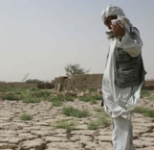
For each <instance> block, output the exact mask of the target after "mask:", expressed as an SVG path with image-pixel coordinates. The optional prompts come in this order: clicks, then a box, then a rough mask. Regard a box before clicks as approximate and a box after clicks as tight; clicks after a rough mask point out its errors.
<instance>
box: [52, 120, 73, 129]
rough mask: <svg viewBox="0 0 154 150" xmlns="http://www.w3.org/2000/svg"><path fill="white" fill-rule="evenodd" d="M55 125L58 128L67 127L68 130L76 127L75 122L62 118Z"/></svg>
mask: <svg viewBox="0 0 154 150" xmlns="http://www.w3.org/2000/svg"><path fill="white" fill-rule="evenodd" d="M54 126H55V127H56V128H61V129H66V130H67V131H72V130H74V128H75V123H74V122H68V121H65V120H62V121H58V122H56V124H55V125H54Z"/></svg>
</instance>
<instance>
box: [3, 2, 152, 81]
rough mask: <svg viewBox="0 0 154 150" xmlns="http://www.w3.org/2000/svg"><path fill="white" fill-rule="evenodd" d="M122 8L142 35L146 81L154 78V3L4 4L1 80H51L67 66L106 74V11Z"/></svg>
mask: <svg viewBox="0 0 154 150" xmlns="http://www.w3.org/2000/svg"><path fill="white" fill-rule="evenodd" d="M108 4H112V5H116V6H120V7H121V8H122V9H123V10H124V12H125V14H126V16H127V17H128V18H129V19H130V21H131V23H132V24H133V25H134V26H135V27H137V28H138V29H139V31H140V34H141V38H142V40H143V43H144V45H143V48H142V55H143V59H144V64H145V69H146V71H147V75H146V79H154V69H153V64H154V48H153V43H154V40H153V34H154V20H153V15H154V1H153V0H146V1H145V0H135V1H134V0H129V1H126V0H0V81H6V82H20V81H22V80H23V78H24V76H25V75H26V74H29V76H28V78H27V79H39V80H44V81H51V80H53V79H54V78H55V77H58V76H64V75H65V69H64V68H65V66H66V65H67V64H80V65H81V67H83V68H85V69H90V73H103V71H104V68H105V62H106V55H107V53H108V48H109V41H108V40H107V38H106V34H105V31H106V30H107V28H106V27H105V26H104V24H103V22H102V20H101V12H102V10H103V9H104V8H105V7H106V6H107V5H108Z"/></svg>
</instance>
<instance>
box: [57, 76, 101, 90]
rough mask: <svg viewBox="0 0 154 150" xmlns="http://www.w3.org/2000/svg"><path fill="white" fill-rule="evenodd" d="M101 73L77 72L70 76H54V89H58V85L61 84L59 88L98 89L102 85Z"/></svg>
mask: <svg viewBox="0 0 154 150" xmlns="http://www.w3.org/2000/svg"><path fill="white" fill-rule="evenodd" d="M102 76H103V74H78V75H73V77H72V78H67V77H59V78H55V89H58V85H59V84H60V85H61V90H74V89H75V88H77V89H84V88H92V89H100V88H101V86H102Z"/></svg>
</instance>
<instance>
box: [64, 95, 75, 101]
mask: <svg viewBox="0 0 154 150" xmlns="http://www.w3.org/2000/svg"><path fill="white" fill-rule="evenodd" d="M64 98H65V100H66V101H71V102H73V101H74V97H73V96H65V97H64Z"/></svg>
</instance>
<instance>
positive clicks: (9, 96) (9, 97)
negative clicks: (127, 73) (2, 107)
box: [2, 93, 22, 101]
mask: <svg viewBox="0 0 154 150" xmlns="http://www.w3.org/2000/svg"><path fill="white" fill-rule="evenodd" d="M2 99H3V100H11V101H18V100H21V99H22V97H21V96H19V95H17V94H16V93H7V94H4V95H3V96H2Z"/></svg>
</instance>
